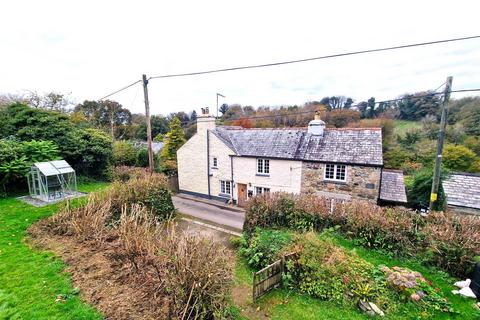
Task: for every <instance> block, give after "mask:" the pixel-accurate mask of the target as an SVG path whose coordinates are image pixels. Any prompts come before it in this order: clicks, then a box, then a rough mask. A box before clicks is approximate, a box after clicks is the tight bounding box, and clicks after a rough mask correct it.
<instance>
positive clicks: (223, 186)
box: [220, 180, 232, 196]
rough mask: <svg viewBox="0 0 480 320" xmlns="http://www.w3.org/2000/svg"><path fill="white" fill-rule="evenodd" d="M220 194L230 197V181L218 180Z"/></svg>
mask: <svg viewBox="0 0 480 320" xmlns="http://www.w3.org/2000/svg"><path fill="white" fill-rule="evenodd" d="M220 194H224V195H229V196H231V195H232V181H229V180H220Z"/></svg>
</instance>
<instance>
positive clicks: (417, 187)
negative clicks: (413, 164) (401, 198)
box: [408, 168, 447, 210]
mask: <svg viewBox="0 0 480 320" xmlns="http://www.w3.org/2000/svg"><path fill="white" fill-rule="evenodd" d="M446 175H447V173H446V171H443V172H442V176H441V177H440V185H439V188H438V193H437V201H436V203H435V208H434V209H435V210H443V209H444V208H445V204H446V202H445V201H446V198H445V192H444V191H443V184H442V181H443V180H444V179H445V176H446ZM432 181H433V169H432V168H425V169H422V170H418V171H417V172H415V174H414V175H413V184H412V187H411V189H409V190H408V201H409V202H410V204H411V205H412V206H413V207H414V208H416V209H425V208H428V206H429V204H430V193H431V191H432Z"/></svg>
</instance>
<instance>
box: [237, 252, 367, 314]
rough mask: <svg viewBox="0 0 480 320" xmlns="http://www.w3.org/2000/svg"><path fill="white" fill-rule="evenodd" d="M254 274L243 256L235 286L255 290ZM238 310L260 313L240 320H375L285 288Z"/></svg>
mask: <svg viewBox="0 0 480 320" xmlns="http://www.w3.org/2000/svg"><path fill="white" fill-rule="evenodd" d="M252 275H253V269H251V268H250V267H249V266H248V265H247V263H246V261H245V259H244V258H241V257H239V258H238V260H237V265H236V269H235V285H236V286H237V287H238V286H246V287H248V288H249V289H251V286H252ZM237 307H238V308H239V309H243V310H245V309H247V310H248V309H251V310H255V311H256V315H252V312H246V313H247V314H248V315H246V316H244V315H243V314H242V315H241V316H239V317H238V319H262V318H263V317H264V316H268V318H270V319H278V320H280V319H298V320H301V319H305V320H320V319H346V320H363V319H371V317H368V316H367V315H364V314H362V313H361V312H360V311H359V310H358V309H357V308H356V307H353V306H352V307H348V306H347V307H346V306H342V305H340V304H338V303H335V302H330V301H322V300H319V299H314V298H312V297H310V296H308V295H303V294H299V293H297V292H295V291H292V290H288V289H284V288H280V289H275V290H273V291H271V292H269V293H267V294H266V295H265V296H263V297H261V298H260V299H259V300H258V301H257V302H256V303H255V304H253V303H252V302H251V296H250V297H249V301H247V302H246V303H245V304H243V305H240V306H237ZM244 313H245V312H244Z"/></svg>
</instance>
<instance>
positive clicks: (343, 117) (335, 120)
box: [325, 109, 360, 128]
mask: <svg viewBox="0 0 480 320" xmlns="http://www.w3.org/2000/svg"><path fill="white" fill-rule="evenodd" d="M358 120H360V113H359V112H358V111H355V110H349V109H336V110H332V111H330V112H327V113H326V116H325V121H326V123H327V124H329V125H334V126H335V127H336V128H342V127H345V126H346V125H347V124H349V123H352V122H357V121H358Z"/></svg>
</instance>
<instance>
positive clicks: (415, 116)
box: [397, 91, 441, 120]
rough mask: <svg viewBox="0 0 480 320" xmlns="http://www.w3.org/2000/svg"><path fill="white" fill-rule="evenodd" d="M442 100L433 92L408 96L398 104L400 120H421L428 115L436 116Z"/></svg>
mask: <svg viewBox="0 0 480 320" xmlns="http://www.w3.org/2000/svg"><path fill="white" fill-rule="evenodd" d="M440 104H441V100H440V98H439V97H438V95H436V94H434V93H433V92H431V91H427V92H417V93H415V94H413V95H412V94H406V95H404V96H403V98H402V100H401V101H399V102H398V104H397V108H398V110H399V115H398V117H399V119H403V120H420V119H422V118H423V117H425V116H427V115H436V114H437V113H438V112H439V109H440Z"/></svg>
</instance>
